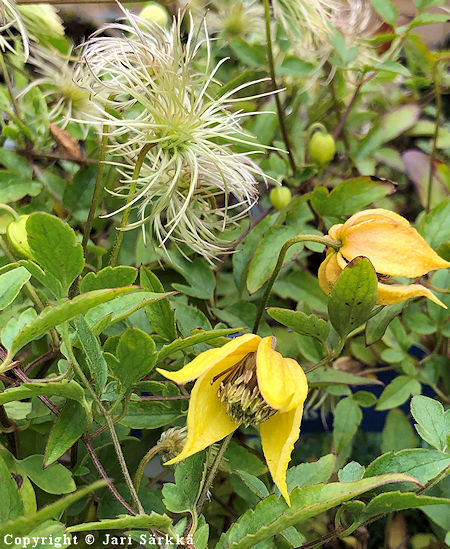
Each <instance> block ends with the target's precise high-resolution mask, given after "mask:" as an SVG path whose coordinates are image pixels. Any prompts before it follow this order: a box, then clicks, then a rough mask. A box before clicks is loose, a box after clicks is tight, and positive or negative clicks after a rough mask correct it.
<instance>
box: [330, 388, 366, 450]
mask: <svg viewBox="0 0 450 549" xmlns="http://www.w3.org/2000/svg"><path fill="white" fill-rule="evenodd" d="M361 420H362V412H361V408H360V407H359V406H358V404H357V403H356V402H355V401H354V400H353V399H352V398H351V397H347V398H344V399H342V400H340V401H339V402H338V403H337V406H336V408H335V410H334V421H333V441H334V447H335V449H336V452H337V453H338V454H340V453H341V452H342V450H343V449H344V448H345V447H346V446H347V444H348V443H349V442H350V441H351V440H352V438H353V436H354V435H355V433H356V431H357V430H358V427H359V424H360V423H361Z"/></svg>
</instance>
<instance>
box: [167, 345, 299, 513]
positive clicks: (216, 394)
mask: <svg viewBox="0 0 450 549" xmlns="http://www.w3.org/2000/svg"><path fill="white" fill-rule="evenodd" d="M272 342H273V339H272V338H271V337H265V338H260V337H259V336H257V335H253V334H245V335H243V336H240V337H237V338H235V339H233V340H231V341H230V342H229V343H226V344H225V345H224V346H223V347H220V348H218V349H210V350H208V351H205V352H203V353H201V354H200V355H198V356H197V357H196V358H195V359H194V360H193V361H192V362H189V364H186V366H184V367H183V368H182V369H181V370H179V371H178V372H169V371H167V370H162V369H160V368H158V372H159V373H161V374H162V375H163V376H165V377H167V378H168V379H170V380H172V381H174V382H175V383H178V384H184V383H187V382H188V381H192V380H194V379H197V381H196V383H195V385H194V387H193V389H192V393H191V398H190V401H189V410H188V416H187V439H186V444H185V446H184V448H183V450H182V452H181V453H180V454H179V455H178V456H176V457H175V458H174V459H171V460H170V461H168V462H166V465H171V464H173V463H177V462H179V461H181V460H183V459H185V458H187V457H189V456H191V455H192V454H195V453H196V452H199V451H200V450H203V449H204V448H206V447H207V446H210V445H211V444H214V443H215V442H217V441H219V440H221V439H223V438H224V437H226V436H227V435H229V434H230V433H232V432H233V431H235V430H236V429H237V428H238V427H239V425H241V424H244V425H245V426H249V425H254V426H258V425H259V429H260V434H261V441H262V447H263V451H264V456H265V458H266V461H267V466H268V468H269V471H270V473H271V475H272V478H273V480H274V482H275V484H276V485H277V486H278V488H279V490H280V492H281V494H282V495H283V497H284V499H285V500H286V501H287V503H288V504H289V503H290V500H289V493H288V490H287V485H286V470H287V466H288V463H289V461H290V458H291V452H292V449H293V447H294V444H295V442H296V440H297V439H298V437H299V435H300V423H301V420H302V414H303V403H304V401H305V399H306V396H307V393H308V383H307V381H306V376H305V373H304V372H303V370H302V368H301V366H300V365H299V364H298V363H297V362H296V361H295V360H293V359H291V358H283V357H282V356H281V354H280V353H278V352H277V351H275V350H273V349H272Z"/></svg>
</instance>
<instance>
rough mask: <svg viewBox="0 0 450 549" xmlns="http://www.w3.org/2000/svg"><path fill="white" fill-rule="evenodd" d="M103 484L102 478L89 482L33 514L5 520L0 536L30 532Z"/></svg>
mask: <svg viewBox="0 0 450 549" xmlns="http://www.w3.org/2000/svg"><path fill="white" fill-rule="evenodd" d="M103 486H105V481H103V480H100V481H98V482H94V484H90V485H89V486H86V488H82V489H81V490H78V492H74V493H73V494H70V495H68V496H65V497H63V498H61V499H58V500H57V501H55V503H52V504H50V505H47V506H46V507H43V508H42V509H40V510H39V511H38V512H37V513H35V514H34V515H31V516H26V517H19V518H17V519H15V520H11V521H8V522H5V523H4V524H2V525H1V526H0V537H2V538H3V536H5V535H6V534H11V535H12V536H15V535H18V536H24V535H26V534H28V533H29V532H31V530H33V528H36V527H37V526H39V525H40V524H43V523H44V522H45V521H47V520H49V519H52V518H53V517H55V516H58V515H59V514H60V513H62V512H63V511H64V510H65V509H67V507H69V506H70V505H72V504H73V503H75V502H76V501H78V500H79V499H81V498H83V497H84V496H87V495H88V494H90V493H91V492H94V491H95V490H97V489H98V488H103Z"/></svg>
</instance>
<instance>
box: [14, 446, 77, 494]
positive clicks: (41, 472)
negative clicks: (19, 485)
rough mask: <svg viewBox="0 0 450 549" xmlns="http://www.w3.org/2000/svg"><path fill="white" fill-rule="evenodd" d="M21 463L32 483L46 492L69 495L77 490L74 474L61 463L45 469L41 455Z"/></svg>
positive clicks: (28, 458)
mask: <svg viewBox="0 0 450 549" xmlns="http://www.w3.org/2000/svg"><path fill="white" fill-rule="evenodd" d="M19 463H20V465H21V466H22V467H23V469H24V470H25V472H26V474H27V475H28V476H29V477H30V479H31V480H32V482H33V483H34V484H36V486H39V488H41V490H44V492H47V493H49V494H67V493H69V492H73V491H74V490H75V489H76V486H75V482H74V481H73V478H72V473H71V472H70V471H69V469H66V468H65V467H64V466H63V465H61V464H60V463H53V464H52V465H49V466H48V467H46V468H45V469H44V468H43V467H44V456H39V455H33V456H28V457H27V458H25V459H22V460H19Z"/></svg>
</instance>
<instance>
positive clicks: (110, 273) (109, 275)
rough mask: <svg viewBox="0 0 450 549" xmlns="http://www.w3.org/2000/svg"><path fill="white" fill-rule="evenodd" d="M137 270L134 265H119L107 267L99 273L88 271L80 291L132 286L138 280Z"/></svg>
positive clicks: (81, 283)
mask: <svg viewBox="0 0 450 549" xmlns="http://www.w3.org/2000/svg"><path fill="white" fill-rule="evenodd" d="M136 277H137V270H136V269H135V268H134V267H127V266H124V265H121V266H119V267H105V268H104V269H102V270H101V271H98V273H87V275H85V276H84V277H83V279H82V280H81V282H80V293H85V292H91V291H92V290H103V289H105V288H120V287H122V286H131V284H133V282H134V281H135V280H136Z"/></svg>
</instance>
